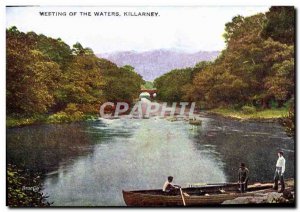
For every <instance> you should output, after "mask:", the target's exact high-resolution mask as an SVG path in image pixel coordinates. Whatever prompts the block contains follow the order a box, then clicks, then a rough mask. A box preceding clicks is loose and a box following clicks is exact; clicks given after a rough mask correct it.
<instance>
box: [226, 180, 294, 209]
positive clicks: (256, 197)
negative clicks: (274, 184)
mask: <svg viewBox="0 0 300 212" xmlns="http://www.w3.org/2000/svg"><path fill="white" fill-rule="evenodd" d="M285 186H286V189H285V191H284V192H282V193H278V192H276V191H274V190H273V189H269V190H267V191H262V192H258V193H255V194H253V195H252V196H244V197H237V198H235V199H233V200H226V201H224V202H223V203H222V204H223V205H247V204H251V205H253V204H264V205H266V204H274V203H275V204H281V205H283V204H284V206H291V207H293V206H294V205H295V183H294V179H287V180H286V181H285Z"/></svg>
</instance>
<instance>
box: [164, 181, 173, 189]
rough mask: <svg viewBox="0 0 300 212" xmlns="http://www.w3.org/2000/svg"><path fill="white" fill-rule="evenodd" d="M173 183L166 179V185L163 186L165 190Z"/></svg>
mask: <svg viewBox="0 0 300 212" xmlns="http://www.w3.org/2000/svg"><path fill="white" fill-rule="evenodd" d="M169 184H171V183H170V182H169V181H166V182H165V184H164V186H163V191H166V188H167V186H168V185H169Z"/></svg>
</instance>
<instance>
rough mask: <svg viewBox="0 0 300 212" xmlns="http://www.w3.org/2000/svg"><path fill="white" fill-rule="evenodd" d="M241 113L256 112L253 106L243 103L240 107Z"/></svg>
mask: <svg viewBox="0 0 300 212" xmlns="http://www.w3.org/2000/svg"><path fill="white" fill-rule="evenodd" d="M242 113H244V114H253V113H256V108H255V107H253V106H248V105H245V106H243V107H242Z"/></svg>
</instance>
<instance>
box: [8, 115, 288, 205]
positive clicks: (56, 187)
mask: <svg viewBox="0 0 300 212" xmlns="http://www.w3.org/2000/svg"><path fill="white" fill-rule="evenodd" d="M202 120H203V124H202V126H197V127H195V126H191V125H189V124H187V123H186V122H183V121H177V122H170V121H167V120H164V119H158V118H151V119H141V120H134V119H116V120H100V121H96V122H81V123H72V124H60V125H36V126H28V127H23V128H13V129H8V130H7V153H8V162H13V163H14V164H17V165H23V166H26V167H27V168H29V169H33V170H37V171H44V172H45V173H46V175H45V179H44V192H46V193H47V194H48V195H49V196H50V198H49V200H50V201H54V205H56V206H105V205H109V206H113V205H115V206H119V205H124V202H123V198H122V193H121V191H122V189H125V190H126V189H127V190H133V189H153V188H160V187H161V186H162V184H163V183H164V181H165V179H166V177H167V176H168V175H173V176H174V177H175V178H174V180H175V183H176V184H180V185H182V186H187V184H188V183H196V182H197V183H199V182H207V183H214V182H226V181H236V180H237V178H236V172H237V169H238V166H239V163H240V162H241V161H243V162H245V163H246V164H247V165H248V167H249V169H250V172H251V179H252V180H253V181H256V180H257V181H266V180H271V179H272V176H273V171H274V165H275V163H276V159H277V158H276V151H277V150H278V149H283V150H285V153H286V154H285V157H286V160H287V175H286V176H287V177H293V176H294V175H293V173H294V165H293V163H294V142H293V140H292V139H291V138H288V137H287V136H286V135H285V133H284V130H283V129H282V128H281V127H280V126H279V125H278V124H275V123H247V122H244V123H241V122H238V121H232V120H226V119H222V118H219V117H218V118H217V117H210V118H208V117H202Z"/></svg>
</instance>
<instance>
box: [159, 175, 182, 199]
mask: <svg viewBox="0 0 300 212" xmlns="http://www.w3.org/2000/svg"><path fill="white" fill-rule="evenodd" d="M172 181H173V177H172V176H169V177H168V180H167V181H166V182H165V184H164V185H163V189H162V190H163V192H166V193H168V194H170V195H174V194H176V190H177V189H179V188H180V186H178V185H173V184H172Z"/></svg>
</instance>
